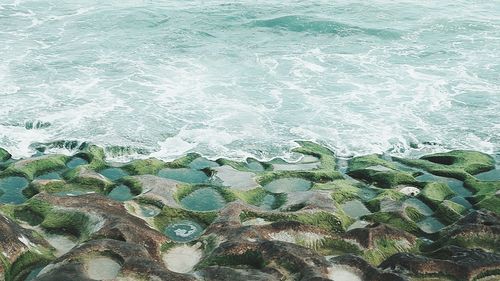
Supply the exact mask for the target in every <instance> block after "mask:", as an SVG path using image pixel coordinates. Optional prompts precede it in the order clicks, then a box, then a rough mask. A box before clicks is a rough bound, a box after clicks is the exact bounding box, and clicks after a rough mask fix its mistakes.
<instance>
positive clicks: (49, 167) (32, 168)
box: [2, 155, 69, 180]
mask: <svg viewBox="0 0 500 281" xmlns="http://www.w3.org/2000/svg"><path fill="white" fill-rule="evenodd" d="M68 160H69V157H68V156H65V155H44V156H39V157H34V158H29V159H24V160H20V161H18V162H15V163H14V164H12V165H10V166H9V167H8V168H7V169H5V171H3V173H2V174H3V176H12V175H15V176H22V177H25V178H27V179H29V180H33V179H34V178H35V177H36V176H39V175H42V174H44V173H47V172H52V171H56V170H60V169H64V168H66V161H68Z"/></svg>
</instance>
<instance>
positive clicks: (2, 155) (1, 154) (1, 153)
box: [0, 147, 11, 162]
mask: <svg viewBox="0 0 500 281" xmlns="http://www.w3.org/2000/svg"><path fill="white" fill-rule="evenodd" d="M10 157H11V155H10V153H9V152H8V151H7V150H5V149H3V148H1V147H0V162H2V161H7V160H9V159H10Z"/></svg>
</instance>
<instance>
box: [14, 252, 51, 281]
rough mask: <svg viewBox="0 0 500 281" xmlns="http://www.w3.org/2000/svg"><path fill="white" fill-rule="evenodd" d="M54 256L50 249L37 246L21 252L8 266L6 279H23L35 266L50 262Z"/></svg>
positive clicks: (16, 280) (18, 280) (17, 280)
mask: <svg viewBox="0 0 500 281" xmlns="http://www.w3.org/2000/svg"><path fill="white" fill-rule="evenodd" d="M53 259H55V257H54V256H53V255H52V254H51V253H50V251H48V250H46V249H43V248H40V247H37V249H33V250H30V251H28V252H25V253H23V254H22V255H21V256H20V257H18V258H17V259H16V261H15V262H14V263H12V265H11V266H10V268H9V272H8V275H7V276H6V278H5V280H6V281H23V280H25V278H26V277H27V276H28V274H29V273H30V272H31V270H33V269H34V268H35V267H38V266H44V265H47V264H48V263H50V262H51V261H52V260H53Z"/></svg>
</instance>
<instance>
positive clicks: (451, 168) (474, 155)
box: [395, 150, 495, 180]
mask: <svg viewBox="0 0 500 281" xmlns="http://www.w3.org/2000/svg"><path fill="white" fill-rule="evenodd" d="M395 160H397V161H399V162H401V163H404V164H406V165H409V166H414V167H418V168H422V169H424V170H426V171H428V172H430V173H432V174H435V175H439V176H444V177H452V178H456V179H459V180H465V179H466V178H467V177H468V176H469V175H474V174H478V173H481V172H485V171H489V170H492V169H494V168H495V161H494V159H493V158H492V157H491V156H489V155H488V154H485V153H482V152H478V151H471V150H453V151H449V152H445V153H435V154H430V155H425V156H422V157H421V158H420V159H404V158H395Z"/></svg>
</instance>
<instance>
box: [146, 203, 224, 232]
mask: <svg viewBox="0 0 500 281" xmlns="http://www.w3.org/2000/svg"><path fill="white" fill-rule="evenodd" d="M216 218H217V212H193V211H189V210H185V209H178V208H171V207H168V206H164V207H163V209H162V211H161V212H160V214H158V215H157V216H156V217H155V218H154V224H155V226H156V227H157V228H158V229H159V230H160V231H163V230H164V229H165V227H166V226H167V225H169V224H170V223H173V222H176V221H180V220H191V221H194V222H196V223H198V224H200V225H202V226H204V227H206V226H208V225H210V224H211V223H212V222H213V221H214V220H215V219H216Z"/></svg>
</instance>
